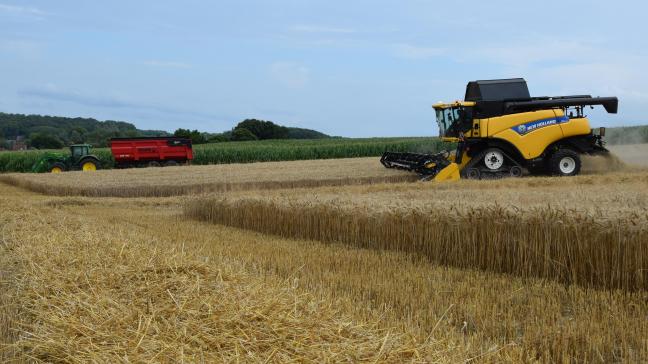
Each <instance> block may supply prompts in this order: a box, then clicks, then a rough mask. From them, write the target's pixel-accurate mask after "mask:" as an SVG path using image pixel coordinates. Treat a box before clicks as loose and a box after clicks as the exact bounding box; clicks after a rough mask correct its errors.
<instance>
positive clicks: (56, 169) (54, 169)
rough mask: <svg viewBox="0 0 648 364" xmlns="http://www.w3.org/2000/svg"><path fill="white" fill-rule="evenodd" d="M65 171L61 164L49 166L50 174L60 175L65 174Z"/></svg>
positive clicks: (56, 163)
mask: <svg viewBox="0 0 648 364" xmlns="http://www.w3.org/2000/svg"><path fill="white" fill-rule="evenodd" d="M66 169H67V168H66V167H65V164H63V163H61V162H54V163H52V164H50V166H49V172H50V173H61V172H65V170H66Z"/></svg>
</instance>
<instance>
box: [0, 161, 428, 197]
mask: <svg viewBox="0 0 648 364" xmlns="http://www.w3.org/2000/svg"><path fill="white" fill-rule="evenodd" d="M416 179H417V178H416V176H415V175H413V174H411V173H406V172H403V171H398V170H391V169H386V168H384V167H383V166H382V165H381V164H380V163H378V162H377V160H376V158H347V159H327V160H306V161H290V162H263V163H252V164H222V165H208V166H190V167H165V168H134V169H121V170H100V171H96V172H92V173H88V172H81V171H77V172H66V173H61V174H24V173H22V174H21V173H13V174H0V181H2V182H5V183H9V184H12V185H15V186H20V187H23V188H27V189H29V190H31V191H34V192H39V193H45V194H50V195H58V196H92V197H162V196H175V195H185V194H198V193H206V192H228V191H240V190H253V189H277V188H295V187H316V186H339V185H347V184H370V183H381V182H404V181H415V180H416Z"/></svg>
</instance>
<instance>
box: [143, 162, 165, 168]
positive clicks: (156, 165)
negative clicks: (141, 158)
mask: <svg viewBox="0 0 648 364" xmlns="http://www.w3.org/2000/svg"><path fill="white" fill-rule="evenodd" d="M146 166H147V167H162V165H161V164H160V162H158V161H150V162H148V164H147V165H146Z"/></svg>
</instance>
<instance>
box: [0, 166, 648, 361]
mask: <svg viewBox="0 0 648 364" xmlns="http://www.w3.org/2000/svg"><path fill="white" fill-rule="evenodd" d="M322 162H330V161H318V162H313V163H315V164H317V163H322ZM298 163H305V162H298ZM354 163H357V164H354ZM335 165H337V166H338V167H339V166H340V164H337V163H336V164H335ZM273 166H274V168H275V169H277V168H278V167H279V166H281V167H285V166H286V164H275V165H273ZM300 166H304V165H300ZM311 166H313V167H314V165H311ZM218 167H221V166H218ZM259 167H262V168H260V169H258V170H256V173H255V165H246V166H245V168H243V167H239V166H231V168H232V170H231V174H230V175H228V178H227V181H228V182H232V181H236V183H241V182H248V181H251V180H252V179H253V178H254V176H262V178H261V177H259V178H258V179H257V180H256V182H258V183H261V182H260V181H268V180H270V179H269V178H268V176H276V177H272V178H274V180H273V182H276V181H281V180H284V181H289V180H290V179H293V180H294V182H292V183H293V185H290V186H285V187H290V188H289V189H278V188H277V187H280V186H276V185H271V184H259V185H256V186H255V187H253V188H252V187H250V189H248V188H247V187H246V188H240V187H238V188H228V189H225V188H222V187H221V188H218V189H215V188H214V187H211V189H210V188H204V189H202V190H194V191H187V190H186V189H185V190H184V192H183V194H185V193H190V195H189V196H174V197H148V198H143V197H136V196H156V194H155V193H148V194H146V193H142V192H138V193H137V194H136V193H131V194H130V196H132V198H123V197H119V198H102V199H97V198H94V197H83V196H79V195H83V193H79V191H80V190H81V191H82V190H84V189H91V188H93V184H92V183H87V182H85V181H84V180H82V179H81V177H79V176H81V174H74V175H73V174H68V176H65V175H62V176H61V177H60V178H61V179H60V180H57V182H56V183H57V184H58V187H56V188H55V189H51V188H49V187H47V188H45V187H44V188H42V189H41V190H40V191H39V189H38V188H34V187H33V185H32V186H31V187H30V186H28V185H25V184H21V183H16V182H15V181H9V182H13V183H14V184H16V185H22V186H25V187H30V188H31V189H32V190H35V191H38V192H45V193H52V194H62V195H70V196H68V197H56V196H47V195H44V194H42V193H41V194H35V193H32V192H26V191H24V190H21V189H18V188H16V187H9V186H6V185H5V186H3V187H2V188H0V192H1V201H2V203H3V207H4V206H8V207H7V208H3V210H2V211H1V212H0V229H1V232H2V235H1V236H2V244H0V250H1V252H0V257H2V263H1V264H0V267H2V269H0V275H1V277H2V279H0V285H1V286H2V287H1V288H2V290H1V292H2V293H1V294H0V302H1V303H2V306H1V307H2V310H1V311H0V335H1V336H2V339H1V341H3V342H11V343H13V344H12V345H9V346H8V347H7V349H6V350H5V351H4V352H3V353H4V354H3V355H5V357H6V358H16V357H17V358H23V360H27V359H28V358H29V356H31V357H32V358H36V359H37V360H41V361H93V360H94V361H115V360H122V359H119V358H128V360H130V361H151V360H153V361H180V360H185V361H201V360H203V361H205V360H206V361H210V360H212V361H213V360H215V361H237V360H238V361H243V362H262V361H269V362H290V361H294V362H304V361H306V362H308V361H317V362H327V361H328V362H358V361H372V362H395V363H396V362H461V361H478V362H531V361H541V362H567V361H576V362H619V361H626V362H642V361H646V360H648V339H646V338H647V337H648V322H647V320H646V317H648V290H647V284H648V276H647V275H646V272H648V270H647V267H648V246H647V244H648V238H647V237H648V234H647V231H646V226H647V225H648V224H647V222H648V187H646V186H648V172H646V171H643V170H625V171H617V172H613V173H602V174H601V173H594V172H592V171H589V172H588V174H586V175H583V176H579V177H575V178H524V179H517V180H500V181H461V182H458V183H444V184H433V183H390V184H381V183H378V182H379V180H371V181H372V182H373V183H374V184H372V185H369V186H368V185H364V184H362V183H361V182H360V181H358V182H357V183H358V184H356V185H347V186H337V184H343V183H338V182H336V183H333V185H331V183H330V182H326V183H321V182H318V183H319V184H318V183H312V182H309V183H311V184H304V182H302V181H304V180H308V179H300V178H303V176H302V175H300V174H298V173H296V172H294V171H292V170H291V169H290V168H284V169H282V170H281V171H280V173H276V172H273V171H272V170H271V169H272V168H269V169H268V170H265V169H264V167H263V165H261V166H259ZM200 168H208V167H200ZM209 168H215V167H209ZM362 168H365V169H364V170H362ZM246 169H249V172H245V170H246ZM355 169H358V173H359V174H360V175H362V173H365V174H364V175H363V177H367V178H376V177H379V178H384V177H387V178H392V175H389V176H385V175H382V176H381V175H379V176H377V175H375V174H374V173H376V172H378V173H381V172H384V171H387V172H386V173H394V176H397V177H398V178H409V179H410V180H411V178H412V176H411V175H408V174H404V173H402V172H394V171H389V170H385V169H383V168H382V167H381V166H380V165H379V164H378V163H377V160H376V158H370V159H367V160H358V161H349V164H347V165H346V166H345V167H344V168H342V169H338V170H336V169H335V168H334V165H326V166H325V167H323V168H322V169H318V168H316V167H314V168H312V171H308V172H304V175H309V173H311V174H310V177H309V178H311V179H310V181H316V180H318V178H319V180H331V178H328V176H333V177H334V178H332V179H333V180H338V181H339V180H343V181H344V180H345V176H348V175H349V173H352V172H350V171H351V170H355ZM174 170H179V171H184V173H188V172H189V171H191V174H193V173H194V171H199V170H200V169H195V168H194V167H192V168H188V169H181V168H173V169H168V171H174ZM205 171H207V170H205ZM209 171H212V172H213V171H215V169H211V170H209ZM259 171H261V172H259ZM363 171H364V172H363ZM120 172H122V171H113V172H104V173H105V174H94V176H95V178H96V179H97V180H99V181H100V182H97V181H95V183H99V184H103V183H106V184H107V185H108V186H110V188H111V189H113V191H117V190H120V189H126V190H128V184H129V182H126V181H123V180H120V179H123V178H124V176H126V175H125V174H124V175H122V174H119V173H120ZM163 172H164V173H166V171H164V170H153V171H148V170H135V171H133V172H132V173H135V174H136V175H137V176H143V177H144V178H143V179H142V180H138V181H133V179H132V178H128V180H129V181H131V182H130V183H133V184H137V185H136V186H135V187H136V188H137V190H138V191H141V190H145V189H146V188H151V186H150V184H151V180H149V179H147V177H146V175H147V174H152V175H155V174H158V173H163ZM112 173H116V174H112ZM188 174H189V173H188ZM353 175H354V176H355V175H356V174H353ZM11 176H14V175H11ZM88 176H91V175H90V174H88ZM160 176H161V175H159V174H158V175H157V176H156V177H155V178H160ZM313 176H315V177H313ZM30 177H31V176H30ZM37 177H40V176H37ZM35 178H36V177H35ZM48 178H49V177H48ZM56 178H59V176H56ZM83 178H85V177H83ZM163 178H165V180H167V181H169V185H172V184H173V183H174V182H173V176H172V175H171V174H169V175H164V176H163ZM209 178H214V177H213V176H210V175H209V173H208V172H205V175H204V176H200V173H198V172H196V176H194V177H190V176H185V177H184V180H190V179H198V181H199V182H201V183H207V184H210V183H211V184H218V183H223V182H222V181H214V180H213V179H209ZM33 181H36V182H38V183H43V184H44V182H43V181H44V180H41V179H34V180H33ZM47 181H48V182H47V184H44V185H45V186H50V187H51V183H50V181H53V179H52V180H50V179H47ZM104 181H105V182H104ZM181 181H183V178H182V177H181V178H180V179H179V180H178V182H177V183H178V184H182V182H181ZM395 181H398V179H397V178H396V180H395ZM391 182H394V181H391ZM289 183H290V182H289ZM300 184H301V185H300ZM344 184H348V183H344ZM66 185H67V187H66ZM95 186H96V185H95ZM317 186H320V187H317ZM305 187H308V188H305ZM66 188H67V189H66ZM75 188H76V189H75ZM79 188H80V189H79ZM152 188H155V187H152ZM179 188H181V187H179ZM264 188H265V189H264ZM268 188H269V189H268ZM61 191H65V192H61ZM195 193H200V195H199V196H192V195H194V194H195ZM176 194H179V193H173V194H172V195H176ZM106 195H109V194H106ZM91 196H101V195H100V194H99V195H91ZM199 220H202V221H199ZM241 228H242V229H241ZM27 332H29V334H25V333H27ZM62 343H66V344H62ZM27 355H28V356H27Z"/></svg>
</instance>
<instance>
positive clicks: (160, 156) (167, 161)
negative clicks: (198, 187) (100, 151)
mask: <svg viewBox="0 0 648 364" xmlns="http://www.w3.org/2000/svg"><path fill="white" fill-rule="evenodd" d="M110 151H111V152H112V155H113V158H114V159H115V167H117V168H131V167H171V166H177V165H181V164H189V163H191V161H192V160H193V147H192V144H191V139H186V138H176V137H141V138H112V139H110Z"/></svg>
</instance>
